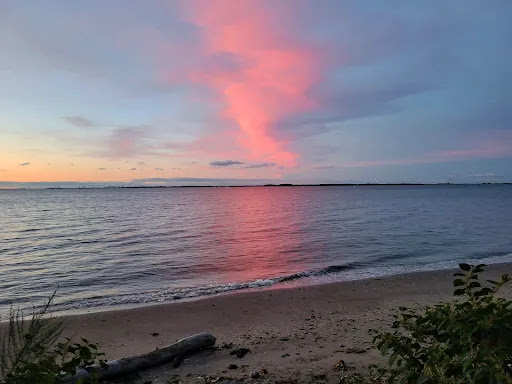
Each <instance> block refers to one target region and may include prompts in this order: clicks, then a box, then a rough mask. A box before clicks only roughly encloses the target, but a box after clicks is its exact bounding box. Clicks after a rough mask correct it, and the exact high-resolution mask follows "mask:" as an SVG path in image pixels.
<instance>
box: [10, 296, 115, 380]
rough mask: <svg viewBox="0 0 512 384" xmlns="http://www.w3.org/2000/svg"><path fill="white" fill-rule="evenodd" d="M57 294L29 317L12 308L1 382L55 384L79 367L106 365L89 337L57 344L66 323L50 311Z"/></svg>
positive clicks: (101, 354)
mask: <svg viewBox="0 0 512 384" xmlns="http://www.w3.org/2000/svg"><path fill="white" fill-rule="evenodd" d="M54 296H55V293H54V294H53V295H52V296H51V297H50V298H49V299H48V301H47V302H46V304H45V305H44V306H43V307H42V308H41V309H39V310H37V311H35V312H34V314H33V315H32V318H31V319H30V320H26V319H25V318H24V316H23V312H22V311H21V310H20V309H14V308H13V307H11V310H10V314H9V324H8V327H7V329H6V331H5V333H4V335H3V336H2V338H1V340H0V384H34V383H38V384H54V383H55V382H56V380H58V379H59V378H62V377H64V376H66V375H73V374H74V373H75V372H76V370H77V369H79V368H88V367H90V366H92V365H93V364H96V363H99V364H104V363H105V361H104V360H103V359H102V356H103V355H104V354H103V353H101V352H99V351H98V347H97V345H96V344H94V343H90V342H89V341H88V340H86V339H81V341H80V342H78V343H74V342H72V341H71V340H70V339H66V341H65V342H61V343H57V340H58V339H59V337H60V335H61V333H62V331H63V330H64V327H65V323H64V320H63V319H62V318H59V317H54V316H52V315H51V314H50V306H51V303H52V301H53V298H54Z"/></svg>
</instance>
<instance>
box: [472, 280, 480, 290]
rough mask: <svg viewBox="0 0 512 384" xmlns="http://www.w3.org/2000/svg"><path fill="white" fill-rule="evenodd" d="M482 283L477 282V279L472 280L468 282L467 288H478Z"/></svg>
mask: <svg viewBox="0 0 512 384" xmlns="http://www.w3.org/2000/svg"><path fill="white" fill-rule="evenodd" d="M481 286H482V285H481V284H480V283H479V282H478V281H473V282H472V283H470V284H469V288H470V289H472V288H480V287H481Z"/></svg>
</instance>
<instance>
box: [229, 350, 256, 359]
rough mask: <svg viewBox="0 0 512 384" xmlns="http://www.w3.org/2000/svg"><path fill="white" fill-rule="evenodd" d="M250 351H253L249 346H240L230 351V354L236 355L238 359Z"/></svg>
mask: <svg viewBox="0 0 512 384" xmlns="http://www.w3.org/2000/svg"><path fill="white" fill-rule="evenodd" d="M249 352H251V350H250V349H248V348H238V349H235V350H233V351H231V352H229V354H230V355H234V356H236V358H237V359H241V358H243V357H244V356H245V355H247V354H248V353H249Z"/></svg>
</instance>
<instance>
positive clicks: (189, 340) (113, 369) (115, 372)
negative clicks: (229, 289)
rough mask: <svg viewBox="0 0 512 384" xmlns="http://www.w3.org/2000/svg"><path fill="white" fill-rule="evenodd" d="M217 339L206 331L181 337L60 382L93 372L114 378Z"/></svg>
mask: <svg viewBox="0 0 512 384" xmlns="http://www.w3.org/2000/svg"><path fill="white" fill-rule="evenodd" d="M215 341H216V339H215V337H214V336H213V335H212V334H210V333H205V332H203V333H199V334H197V335H193V336H190V337H186V338H184V339H181V340H179V341H178V342H176V343H174V344H171V345H169V346H167V347H164V348H159V349H156V350H154V351H153V352H150V353H146V354H143V355H138V356H132V357H125V358H122V359H118V360H111V361H108V362H107V367H105V368H103V367H100V366H99V365H98V366H93V367H91V369H88V370H85V369H80V370H78V371H77V372H76V374H75V375H73V376H66V377H64V378H62V379H61V380H60V381H59V383H60V384H71V383H75V382H77V381H78V380H80V379H82V380H84V379H88V378H90V377H91V375H92V372H95V374H96V375H97V376H98V378H100V379H107V378H113V377H117V376H122V375H125V374H128V373H134V372H138V371H141V370H143V369H147V368H151V367H154V366H156V365H160V364H163V363H167V362H170V361H173V360H174V359H182V358H183V357H184V356H187V355H190V354H193V353H195V352H198V351H200V350H201V349H203V348H207V347H211V346H213V345H215Z"/></svg>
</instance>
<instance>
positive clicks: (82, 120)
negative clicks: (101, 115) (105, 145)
mask: <svg viewBox="0 0 512 384" xmlns="http://www.w3.org/2000/svg"><path fill="white" fill-rule="evenodd" d="M63 119H64V120H65V121H67V122H68V123H69V124H71V125H73V126H75V127H78V128H94V127H98V126H99V124H97V123H95V122H94V121H92V120H89V119H88V118H86V117H83V116H64V117H63Z"/></svg>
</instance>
